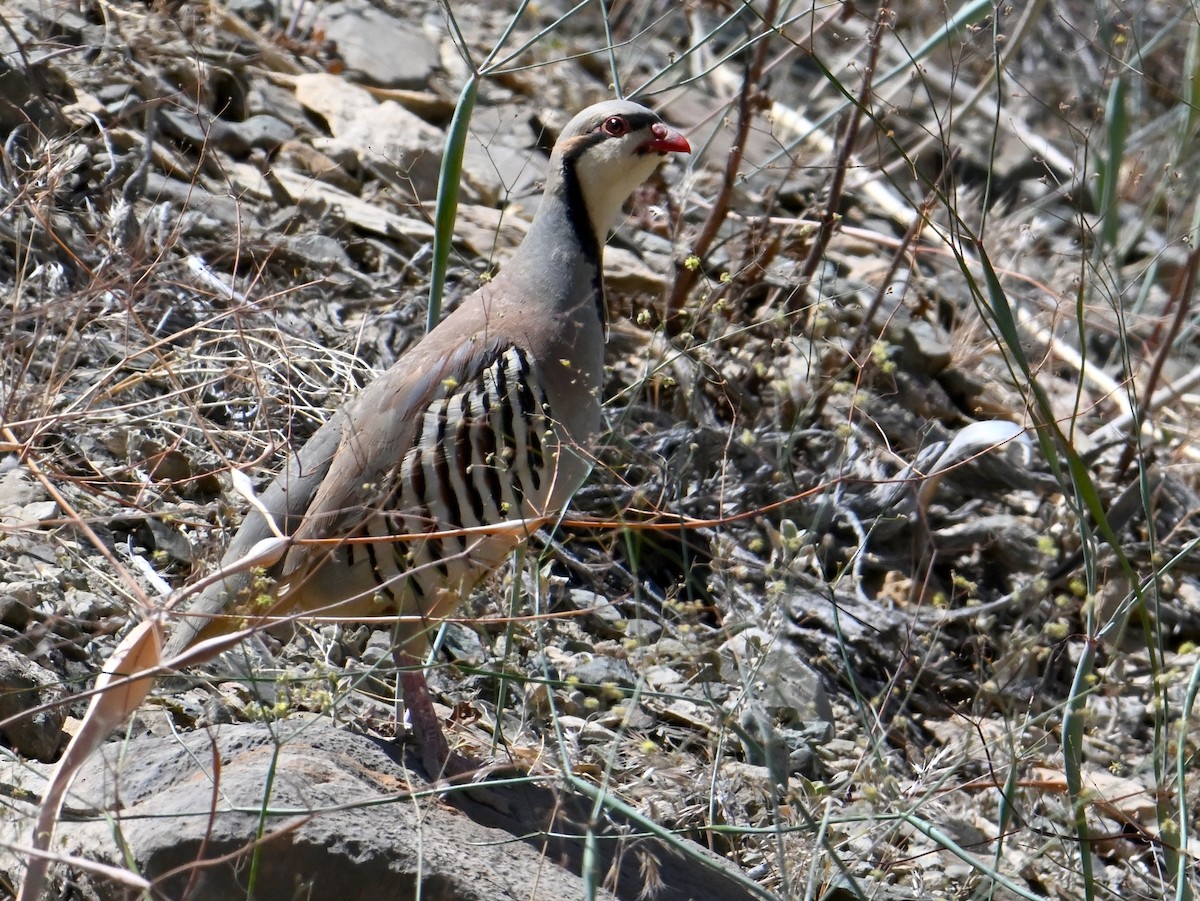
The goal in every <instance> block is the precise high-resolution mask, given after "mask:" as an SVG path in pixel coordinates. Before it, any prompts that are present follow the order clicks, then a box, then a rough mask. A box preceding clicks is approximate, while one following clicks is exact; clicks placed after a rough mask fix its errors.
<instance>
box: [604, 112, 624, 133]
mask: <svg viewBox="0 0 1200 901" xmlns="http://www.w3.org/2000/svg"><path fill="white" fill-rule="evenodd" d="M602 128H603V129H604V133H605V134H606V135H608V136H609V137H610V138H619V137H621V136H623V135H627V134H629V123H628V122H626V121H625V120H624V119H623V118H622V117H621V116H609V117H608V118H607V119H605V120H604V125H603V126H602Z"/></svg>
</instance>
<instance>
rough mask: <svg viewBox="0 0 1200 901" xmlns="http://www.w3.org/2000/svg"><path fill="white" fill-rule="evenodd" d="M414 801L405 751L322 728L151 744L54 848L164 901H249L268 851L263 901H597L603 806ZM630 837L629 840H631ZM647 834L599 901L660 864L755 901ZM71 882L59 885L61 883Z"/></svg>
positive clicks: (248, 731) (620, 862) (133, 749)
mask: <svg viewBox="0 0 1200 901" xmlns="http://www.w3.org/2000/svg"><path fill="white" fill-rule="evenodd" d="M218 760H219V762H220V763H219V766H218V765H217V761H218ZM0 778H2V779H3V781H5V782H7V783H9V785H10V786H11V787H12V788H13V789H14V790H15V791H13V792H12V794H14V795H15V796H17V797H20V793H21V791H22V790H25V791H32V792H34V793H35V794H37V793H40V791H41V789H42V786H41V784H40V780H39V778H38V777H37V776H35V775H34V774H33V773H32V768H31V767H29V766H26V765H22V766H11V767H8V768H7V772H4V771H0ZM268 786H269V792H270V795H269V798H266V799H264V793H265V792H266V791H268V788H267V787H268ZM410 788H411V790H413V791H421V790H424V789H427V788H428V785H427V784H426V783H424V782H422V781H421V780H420V779H419V778H418V777H417V775H416V773H415V772H414V770H413V769H411V767H410V766H407V765H406V761H405V760H404V759H403V758H402V757H401V756H399V755H398V754H397V753H396V748H395V746H393V745H391V744H389V743H386V742H382V741H377V740H374V739H370V738H367V737H365V736H361V735H354V734H351V733H348V732H342V731H339V730H337V729H334V728H333V727H332V726H330V725H328V724H327V723H325V722H322V721H317V720H301V719H299V718H297V719H294V720H286V721H283V722H281V723H275V724H271V725H266V724H252V725H238V726H222V727H220V728H218V729H215V730H213V731H212V732H211V733H208V732H193V733H189V734H187V735H184V736H182V737H180V738H175V737H171V738H138V739H134V740H131V741H128V742H122V743H114V744H112V745H109V746H107V748H106V749H105V751H104V753H103V754H102V755H97V756H95V757H94V758H93V759H92V760H91V761H89V762H88V764H87V765H86V766H85V767H84V769H83V771H82V772H81V774H80V776H79V778H78V779H77V780H76V783H75V786H74V789H73V791H72V793H71V799H70V805H71V809H70V810H69V811H68V814H67V816H65V817H64V818H63V820H62V822H60V824H59V826H58V830H57V832H56V834H55V838H54V848H55V851H56V852H57V853H61V854H68V855H79V856H82V857H84V858H86V859H89V860H95V861H104V862H106V863H109V864H112V865H115V866H118V867H128V864H127V863H125V862H124V861H123V856H122V855H123V851H122V846H121V844H122V843H123V844H124V847H125V848H126V849H127V851H128V854H130V855H131V856H132V859H133V860H135V861H136V866H137V872H138V873H139V874H141V875H142V876H144V877H145V878H147V879H150V880H152V881H153V882H154V883H155V889H156V891H155V894H156V897H168V898H178V897H183V896H184V894H185V890H186V887H187V886H188V885H189V881H190V882H191V889H190V891H187V897H188V898H190V899H194V901H199V899H223V901H224V899H238V898H245V897H247V895H248V894H249V887H248V879H249V873H250V869H251V860H252V859H253V858H254V857H255V851H256V849H258V851H259V853H258V855H257V862H256V866H257V877H256V882H255V885H254V888H253V891H254V897H255V898H256V899H257V901H275V899H280V901H284V899H288V901H290V899H292V898H294V897H308V898H338V899H344V901H355V899H385V898H396V899H408V898H414V897H417V896H418V893H419V896H420V897H422V898H433V899H505V898H513V899H516V898H521V899H551V898H554V899H558V898H582V897H585V895H586V892H585V889H584V883H583V880H582V878H581V877H580V876H579V875H578V873H579V872H580V868H581V866H582V861H583V859H584V840H583V838H582V836H583V835H584V833H585V830H586V828H587V827H586V826H585V825H582V824H586V823H587V822H588V819H589V817H588V811H589V805H590V804H591V803H592V802H591V801H590V800H586V799H571V798H570V797H569V796H568V797H565V798H564V797H563V795H562V794H561V792H551V791H548V790H544V789H539V788H535V787H532V786H528V785H525V786H507V787H502V786H494V787H493V788H494V790H495V793H496V794H497V795H502V798H503V801H504V802H505V805H506V806H507V808H508V810H507V812H505V813H500V812H498V811H497V810H495V809H493V808H491V807H486V806H483V805H480V804H477V803H475V802H472V801H470V800H468V799H465V798H463V796H462V795H461V794H455V795H449V794H447V795H444V796H442V797H440V798H436V799H435V798H432V797H429V796H422V797H416V798H414V797H413V796H412V795H411V794H410V793H409V789H410ZM446 801H451V802H452V803H453V804H454V805H455V806H454V807H450V806H449V805H448V804H447V803H446ZM14 806H15V807H17V809H18V811H19V812H20V813H21V814H22V815H21V816H16V817H13V816H10V817H7V818H6V819H5V820H4V821H3V822H2V823H0V849H2V848H6V847H10V846H11V845H10V844H9V843H11V842H26V841H28V835H27V832H28V828H29V824H30V823H31V822H32V810H31V808H30V807H29V805H27V804H21V803H17V804H14ZM89 807H90V808H92V810H91V811H90V812H89V810H88V808H89ZM264 810H265V811H266V816H265V819H264V818H263V811H264ZM99 811H106V812H105V813H101V812H99ZM614 816H615V814H614ZM617 819H619V817H618V818H617ZM260 822H261V824H262V826H263V827H264V830H263V831H264V836H263V838H262V839H261V840H259V841H256V838H255V837H256V834H257V832H258V829H259V826H260ZM118 828H119V836H120V843H119V842H118V838H117V830H118ZM594 828H595V827H593V829H594ZM606 828H607V827H606ZM623 830H624V831H628V833H629V838H619V836H620V835H622V834H624V833H623ZM636 831H637V830H636V829H634V828H633V827H632V826H631V825H630V824H627V823H617V824H615V825H614V826H613V827H612V828H610V829H608V834H607V835H605V836H602V840H601V841H599V842H598V843H597V846H598V848H599V852H598V853H599V855H600V859H599V860H598V862H597V866H598V870H597V874H598V878H599V879H600V880H601V881H602V882H604V883H605V886H606V888H607V890H602V891H600V892H599V893H598V894H597V895H596V897H599V898H629V899H633V898H638V897H640V894H639V893H640V892H641V891H642V889H643V888H644V887H645V876H644V873H643V872H642V871H641V870H640V868H639V864H640V863H644V862H645V861H646V859H647V855H650V856H653V857H655V858H656V860H655V861H654V863H653V866H654V867H656V868H658V870H659V871H660V872H661V877H662V886H663V887H662V888H661V889H660V890H659V891H658V892H657V893H656V894H655V897H656V898H657V899H661V901H674V899H679V901H682V899H685V898H700V897H705V898H716V897H720V898H729V899H733V901H739V899H742V898H749V897H751V896H750V895H749V894H747V892H746V891H745V889H743V888H741V887H740V886H738V885H737V884H736V883H735V882H734V881H733V879H732V878H731V877H730V875H729V874H730V873H731V872H732V871H731V870H730V869H729V865H728V864H726V863H725V862H724V861H721V860H720V859H719V858H716V857H711V856H709V855H708V854H707V852H704V851H703V850H702V849H699V848H698V847H697V848H696V849H695V850H696V853H698V854H700V855H701V856H702V857H705V858H707V862H706V863H705V864H704V865H701V864H700V863H698V862H697V861H696V860H691V859H687V860H685V859H683V858H682V857H680V856H678V855H677V854H676V853H675V852H672V851H670V850H668V849H667V848H666V847H665V846H663V845H661V844H659V843H657V842H655V841H653V840H650V839H647V838H646V837H644V836H640V835H639V836H636V837H635V836H634V835H633V834H632V833H634V832H636ZM635 846H636V851H635ZM201 863H203V864H204V865H203V866H201V865H200V864H201ZM20 869H21V862H20V859H19V858H18V857H16V856H13V855H11V854H8V853H6V852H5V851H2V850H0V871H3V872H6V873H7V874H8V875H9V878H16V877H19V871H20ZM64 877H65V874H64V873H63V872H62V871H61V869H58V870H55V871H52V877H51V878H52V879H53V880H55V881H56V882H59V883H61V881H62V880H63V879H64ZM70 878H71V879H72V880H73V884H74V886H75V889H76V891H78V892H81V896H82V897H88V898H97V899H109V898H113V899H115V898H121V897H124V896H125V894H124V891H123V890H122V888H121V887H120V886H118V885H115V884H113V883H112V882H110V881H107V880H105V879H104V877H103V875H101V874H97V873H90V872H84V871H82V870H77V871H74V872H72V873H71V877H70Z"/></svg>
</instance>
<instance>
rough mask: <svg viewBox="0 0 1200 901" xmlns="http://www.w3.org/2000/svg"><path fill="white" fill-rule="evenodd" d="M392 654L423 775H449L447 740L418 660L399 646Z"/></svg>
mask: <svg viewBox="0 0 1200 901" xmlns="http://www.w3.org/2000/svg"><path fill="white" fill-rule="evenodd" d="M392 657H393V659H394V660H395V661H396V667H397V670H398V671H399V677H398V678H399V686H398V687H399V689H400V692H399V694H400V697H401V698H402V699H403V700H404V711H405V713H406V714H407V715H408V721H409V723H410V724H411V725H412V730H413V737H414V738H415V739H416V740H417V744H419V745H420V746H421V763H422V765H424V767H425V772H426V774H427V775H428V776H429V778H430V779H439V778H441V777H442V776H443V775H453V774H452V773H449V772H448V770H449V768H450V767H451V763H452V761H451V753H450V743H449V742H448V741H446V733H445V732H443V731H442V723H441V720H439V719H438V715H437V711H436V710H434V709H433V699H432V698H430V697H429V684H428V683H427V682H426V681H425V670H424V668H423V666H422V663H421V661H420V660H418V659H417V658H416V657H414V656H413V655H412V654H410V653H408V651H406V650H404V648H403V646H400V645H397V647H396V648H395V650H394V651H393V654H392ZM397 721H398V722H399V718H397Z"/></svg>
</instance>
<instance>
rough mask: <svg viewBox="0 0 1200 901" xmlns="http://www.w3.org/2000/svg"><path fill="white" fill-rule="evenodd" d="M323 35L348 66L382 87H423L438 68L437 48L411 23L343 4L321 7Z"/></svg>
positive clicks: (352, 2)
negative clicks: (323, 10) (335, 46)
mask: <svg viewBox="0 0 1200 901" xmlns="http://www.w3.org/2000/svg"><path fill="white" fill-rule="evenodd" d="M321 24H322V25H323V27H324V29H325V37H326V38H327V39H329V40H332V41H333V42H334V43H336V44H337V49H338V53H339V54H340V55H341V57H342V60H343V61H344V62H345V63H346V68H347V69H348V70H349V71H350V72H351V73H353V74H354V75H357V76H358V77H359V78H361V79H362V80H363V81H366V82H369V83H371V84H376V85H379V86H380V87H385V88H414V89H415V88H424V87H426V86H427V84H428V82H429V77H430V76H431V75H432V74H433V71H434V69H435V68H436V67H437V62H438V53H437V47H436V46H435V45H434V44H433V43H432V42H431V41H430V40H429V38H427V37H426V36H425V35H424V33H423V32H422V31H421V28H420V26H419V25H417V24H416V23H415V22H405V21H402V20H400V19H397V18H395V17H394V16H390V15H388V14H387V13H386V12H384V11H383V10H381V9H376V8H375V7H373V6H371V5H369V4H367V3H365V2H362V0H347V2H345V3H334V4H331V5H329V6H327V7H325V15H324V16H323V17H322V21H321Z"/></svg>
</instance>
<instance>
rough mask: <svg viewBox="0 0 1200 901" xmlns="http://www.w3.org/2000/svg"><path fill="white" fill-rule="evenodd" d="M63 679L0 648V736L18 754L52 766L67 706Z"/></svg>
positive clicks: (59, 742)
mask: <svg viewBox="0 0 1200 901" xmlns="http://www.w3.org/2000/svg"><path fill="white" fill-rule="evenodd" d="M59 682H60V680H59V679H58V677H56V676H55V675H54V673H52V672H50V671H49V670H47V669H44V668H42V667H40V666H38V665H37V664H36V663H34V662H33V661H32V660H30V659H28V658H27V657H23V656H22V655H20V654H18V653H17V652H16V651H14V650H12V649H10V648H6V647H0V722H2V723H4V725H3V727H0V736H3V738H4V741H5V742H6V743H7V744H8V745H9V746H10V747H11V748H12V749H13V750H14V751H16V752H17V753H18V754H20V755H21V756H23V757H32V758H34V759H36V760H41V761H43V762H46V763H49V762H50V761H52V760H54V758H55V757H56V756H57V755H58V748H59V745H60V744H61V742H62V738H63V731H62V727H63V723H64V722H66V719H67V705H66V704H65V703H58V702H62V701H64V700H65V698H66V693H65V692H64V691H63V690H62V689H61V688H59Z"/></svg>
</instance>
